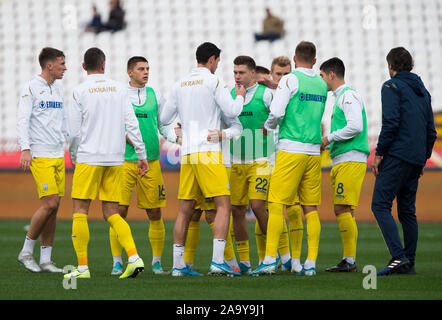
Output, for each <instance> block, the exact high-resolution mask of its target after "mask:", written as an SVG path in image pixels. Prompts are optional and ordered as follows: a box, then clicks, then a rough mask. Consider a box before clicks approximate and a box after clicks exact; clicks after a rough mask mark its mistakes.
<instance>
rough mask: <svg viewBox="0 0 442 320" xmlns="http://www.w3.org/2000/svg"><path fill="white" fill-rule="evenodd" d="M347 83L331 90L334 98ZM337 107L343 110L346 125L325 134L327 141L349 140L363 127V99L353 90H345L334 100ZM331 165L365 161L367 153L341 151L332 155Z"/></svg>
mask: <svg viewBox="0 0 442 320" xmlns="http://www.w3.org/2000/svg"><path fill="white" fill-rule="evenodd" d="M346 87H347V85H346V84H343V85H341V86H340V87H338V88H337V89H336V90H335V91H333V95H334V97H335V98H337V97H338V96H339V94H340V93H341V91H342V89H344V88H346ZM336 103H337V105H338V107H339V108H340V109H341V110H342V111H343V112H344V116H345V120H346V122H347V125H346V126H345V127H344V128H342V129H339V130H336V131H334V132H332V133H330V134H329V135H328V136H327V139H328V141H329V142H334V141H342V140H349V139H351V138H353V137H354V136H356V135H358V134H359V133H361V132H362V130H363V129H364V124H363V118H362V109H363V101H362V98H361V97H360V95H359V94H358V93H357V92H356V91H354V90H347V91H345V92H344V93H343V94H342V95H341V97H340V98H339V100H338V101H336ZM332 160H333V165H337V164H338V163H341V162H347V161H351V162H367V155H366V154H365V153H364V152H360V151H357V150H350V151H348V152H345V153H341V154H339V155H337V156H336V157H334V158H333V159H332Z"/></svg>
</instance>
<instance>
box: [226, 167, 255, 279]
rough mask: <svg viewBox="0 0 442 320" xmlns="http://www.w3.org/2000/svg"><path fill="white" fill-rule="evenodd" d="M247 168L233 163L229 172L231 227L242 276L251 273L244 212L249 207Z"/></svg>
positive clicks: (247, 229) (247, 230)
mask: <svg viewBox="0 0 442 320" xmlns="http://www.w3.org/2000/svg"><path fill="white" fill-rule="evenodd" d="M248 166H250V165H248V164H236V163H234V164H232V167H231V170H230V192H231V196H230V201H231V204H232V224H233V226H232V227H233V233H234V237H235V243H236V250H237V252H238V258H239V261H240V262H239V267H240V271H241V273H244V274H248V273H249V272H250V271H251V264H250V247H249V227H248V223H247V219H246V212H247V208H248V205H249V199H248V181H247V176H246V173H247V167H248Z"/></svg>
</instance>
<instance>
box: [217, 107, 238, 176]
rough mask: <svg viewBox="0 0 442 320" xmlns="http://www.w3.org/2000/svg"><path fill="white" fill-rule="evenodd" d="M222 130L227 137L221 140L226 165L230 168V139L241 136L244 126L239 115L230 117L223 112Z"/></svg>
mask: <svg viewBox="0 0 442 320" xmlns="http://www.w3.org/2000/svg"><path fill="white" fill-rule="evenodd" d="M221 130H222V131H224V133H225V138H224V139H223V140H222V141H221V149H222V152H223V160H224V165H225V166H226V168H230V167H231V166H232V164H231V163H232V159H231V154H230V141H231V140H237V139H238V138H239V137H241V133H242V130H243V127H242V124H241V121H239V119H238V117H235V118H228V117H226V116H225V115H224V113H222V112H221Z"/></svg>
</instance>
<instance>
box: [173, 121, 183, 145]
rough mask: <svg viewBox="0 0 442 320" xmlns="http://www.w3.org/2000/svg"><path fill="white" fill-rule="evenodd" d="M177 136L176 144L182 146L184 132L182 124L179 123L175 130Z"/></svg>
mask: <svg viewBox="0 0 442 320" xmlns="http://www.w3.org/2000/svg"><path fill="white" fill-rule="evenodd" d="M173 129H174V130H175V134H176V143H178V144H179V145H181V143H182V141H183V130H182V129H181V123H179V122H177V126H176V127H175V128H173Z"/></svg>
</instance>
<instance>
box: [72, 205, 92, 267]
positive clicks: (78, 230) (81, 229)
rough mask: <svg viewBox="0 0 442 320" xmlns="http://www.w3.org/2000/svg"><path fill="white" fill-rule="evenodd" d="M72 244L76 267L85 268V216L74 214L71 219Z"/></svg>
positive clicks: (87, 240)
mask: <svg viewBox="0 0 442 320" xmlns="http://www.w3.org/2000/svg"><path fill="white" fill-rule="evenodd" d="M72 243H73V244H74V249H75V252H76V254H77V260H78V265H79V266H87V246H88V243H89V226H88V223H87V214H84V213H74V215H73V219H72Z"/></svg>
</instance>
